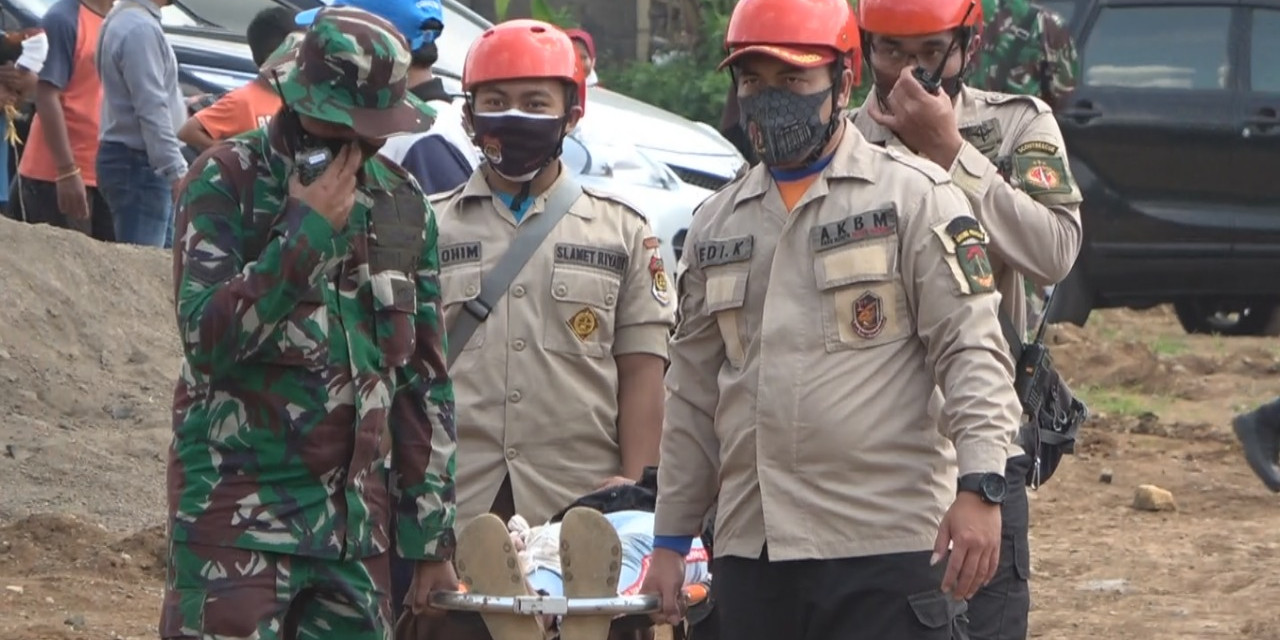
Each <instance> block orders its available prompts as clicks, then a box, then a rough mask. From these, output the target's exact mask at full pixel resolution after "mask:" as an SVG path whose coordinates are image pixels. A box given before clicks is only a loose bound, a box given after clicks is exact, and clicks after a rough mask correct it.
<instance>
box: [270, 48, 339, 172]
mask: <svg viewBox="0 0 1280 640" xmlns="http://www.w3.org/2000/svg"><path fill="white" fill-rule="evenodd" d="M271 80H272V82H273V83H274V84H275V85H276V93H278V94H280V103H281V104H283V105H284V110H285V114H284V115H285V116H286V117H288V118H289V120H290V122H289V123H288V126H289V128H290V129H292V130H293V131H294V133H295V134H296V135H295V136H294V140H292V141H291V143H293V145H291V146H294V145H296V147H297V148H295V149H290V151H292V152H293V164H294V167H296V169H297V172H298V181H299V182H301V183H302V184H304V185H308V184H311V183H312V182H315V180H316V178H319V177H320V174H322V173H324V170H325V169H328V168H329V165H330V164H332V163H333V151H331V150H330V149H329V147H328V146H326V145H325V144H323V143H321V142H319V141H316V140H312V139H311V136H309V135H308V134H307V132H306V130H304V129H303V128H302V119H301V118H299V117H298V112H297V111H294V110H293V107H292V106H291V105H290V104H289V102H288V101H287V100H286V99H285V97H284V90H283V89H282V88H281V87H280V72H279V71H278V70H275V69H272V71H271Z"/></svg>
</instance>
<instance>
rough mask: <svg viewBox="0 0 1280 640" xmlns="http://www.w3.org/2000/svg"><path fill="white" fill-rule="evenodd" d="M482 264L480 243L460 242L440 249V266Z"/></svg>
mask: <svg viewBox="0 0 1280 640" xmlns="http://www.w3.org/2000/svg"><path fill="white" fill-rule="evenodd" d="M469 262H480V243H479V242H459V243H457V244H450V245H445V246H443V247H440V266H441V267H446V266H450V265H455V264H466V263H469Z"/></svg>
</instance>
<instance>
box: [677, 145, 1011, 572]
mask: <svg viewBox="0 0 1280 640" xmlns="http://www.w3.org/2000/svg"><path fill="white" fill-rule="evenodd" d="M972 215H973V214H972V212H971V211H970V208H969V204H968V202H967V201H966V199H965V197H964V194H963V193H962V192H961V191H960V190H959V189H958V188H957V187H955V186H954V185H953V184H951V183H950V180H949V178H948V176H947V175H946V172H945V171H943V170H942V169H939V168H937V167H936V166H933V165H931V164H928V163H925V162H923V161H921V160H918V159H915V158H909V157H906V156H903V155H902V154H899V153H897V152H896V151H891V150H884V149H880V148H878V147H874V146H873V145H870V144H868V143H867V142H866V140H865V139H864V138H863V137H862V136H861V134H859V133H858V132H857V131H856V130H855V129H854V128H853V127H845V128H844V134H843V139H842V140H841V142H840V144H839V145H838V147H837V149H836V151H835V155H834V157H833V159H832V161H831V163H830V164H829V165H828V166H827V167H826V168H825V169H824V170H823V171H822V173H821V175H820V177H819V179H818V180H816V181H815V182H814V183H813V184H812V185H811V186H810V188H809V190H808V192H807V193H806V194H805V195H804V196H803V197H802V198H801V199H800V200H799V202H798V203H797V205H796V207H795V209H794V210H793V211H792V212H791V213H788V212H787V210H786V208H785V207H784V205H783V202H782V199H781V197H780V194H779V192H778V189H777V186H776V184H775V183H774V181H773V179H772V178H771V177H770V175H769V173H768V170H767V168H766V167H764V166H756V167H754V168H753V169H751V170H750V171H749V172H748V173H747V174H746V175H745V176H744V177H743V178H741V179H739V180H738V181H736V182H734V183H732V184H731V185H730V186H728V187H726V188H724V189H722V190H721V191H719V192H717V193H716V194H714V195H713V196H711V197H710V198H708V200H707V201H706V202H705V203H704V204H703V205H702V206H701V207H700V209H699V210H698V212H697V213H695V215H694V218H693V223H692V225H691V227H690V229H689V232H688V236H687V238H686V240H685V247H686V248H685V251H684V253H683V255H682V257H681V262H680V264H679V265H678V270H677V271H678V275H677V288H678V290H679V292H680V302H679V311H678V321H677V326H676V332H675V335H674V337H673V340H672V343H671V367H670V369H669V371H668V373H667V390H668V395H667V406H666V424H665V428H664V432H663V440H662V452H661V455H662V473H661V474H659V478H658V479H659V490H658V507H657V513H656V522H657V524H656V527H655V531H654V533H655V535H658V536H692V535H697V534H698V533H699V532H701V530H702V523H703V519H704V517H705V515H706V514H707V512H708V510H709V509H710V507H712V505H713V503H715V506H716V507H717V516H716V529H715V531H716V554H717V555H728V556H741V557H748V558H757V557H759V556H760V553H761V550H762V548H763V547H764V545H765V543H766V542H767V543H768V551H769V558H770V559H771V560H779V561H781V560H795V559H830V558H846V557H856V556H865V555H877V554H889V553H899V552H915V551H924V550H928V549H930V548H932V546H933V542H934V538H935V536H936V534H937V532H938V524H939V522H940V521H941V519H942V516H943V514H944V512H945V511H946V509H947V508H949V507H950V505H951V503H952V501H953V500H954V498H955V479H956V476H955V474H954V470H952V469H949V468H948V462H949V460H948V457H947V455H946V451H947V447H948V445H946V444H945V441H944V440H943V437H942V435H940V434H939V431H938V428H937V427H935V426H934V424H935V423H934V422H933V421H932V420H931V419H930V417H929V415H928V414H927V411H926V403H927V401H928V399H929V397H930V395H931V394H932V393H933V389H934V386H935V384H936V385H940V386H941V387H942V388H943V389H944V391H945V397H946V399H947V402H946V404H945V405H944V406H943V410H942V414H943V418H942V420H943V421H944V423H945V432H946V434H947V435H948V436H949V437H950V438H951V439H952V440H954V442H955V448H956V450H957V452H958V456H959V465H960V471H961V473H976V472H993V473H997V472H1003V470H1004V466H1005V459H1006V450H1007V447H1008V443H1009V441H1010V439H1011V438H1012V436H1013V434H1014V432H1015V431H1016V429H1017V427H1018V416H1019V413H1020V409H1019V406H1018V400H1017V397H1016V395H1015V394H1014V391H1013V386H1012V369H1013V363H1012V361H1011V359H1010V357H1009V354H1008V348H1007V345H1006V344H1005V342H1004V338H1003V337H1002V334H1001V330H1000V325H999V323H998V320H997V316H996V310H997V307H998V304H999V299H1000V298H999V294H998V293H995V292H992V291H990V290H989V287H988V286H985V285H989V284H990V282H989V280H987V279H986V278H985V277H984V276H983V275H982V273H981V269H966V265H969V266H970V267H973V266H980V262H981V261H980V260H979V259H981V260H985V258H984V257H983V256H982V255H981V254H982V249H981V242H980V238H981V229H980V227H979V225H978V223H977V221H976V220H974V219H973V218H972ZM957 237H958V238H960V240H961V241H960V242H958V241H957V240H956V238H957ZM988 275H989V274H988ZM974 278H977V279H978V280H979V281H980V282H981V283H985V284H984V286H983V287H976V286H975V282H974V281H973V279H974ZM717 496H718V501H717Z"/></svg>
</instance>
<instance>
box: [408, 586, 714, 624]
mask: <svg viewBox="0 0 1280 640" xmlns="http://www.w3.org/2000/svg"><path fill="white" fill-rule="evenodd" d="M682 596H683V598H684V600H685V603H686V604H696V603H698V602H701V601H702V600H704V599H706V597H707V587H706V585H701V584H694V585H689V586H687V587H685V588H684V592H683V594H682ZM431 605H432V606H434V607H437V608H439V609H446V610H449V611H474V612H477V613H512V614H516V615H526V616H533V615H560V616H581V615H644V614H649V613H657V612H659V611H661V610H662V602H661V600H660V599H659V598H658V596H655V595H641V596H615V597H612V598H563V597H556V596H485V595H480V594H475V593H466V592H463V591H436V592H433V593H432V594H431Z"/></svg>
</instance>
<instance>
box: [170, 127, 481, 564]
mask: <svg viewBox="0 0 1280 640" xmlns="http://www.w3.org/2000/svg"><path fill="white" fill-rule="evenodd" d="M279 148H283V147H282V145H281V144H280V142H279V134H278V133H277V126H276V123H274V122H273V123H272V124H271V125H268V127H266V128H264V129H259V130H257V131H251V132H248V133H245V134H243V135H241V136H238V137H236V138H233V139H231V140H227V141H225V142H222V143H220V144H219V145H217V146H215V147H213V148H212V149H211V150H209V151H207V152H206V153H205V154H204V155H202V156H201V158H200V160H199V161H198V162H197V164H196V165H195V166H194V167H192V170H191V173H189V174H188V176H189V178H188V181H187V182H186V184H185V185H184V187H183V189H182V190H181V192H180V195H179V201H178V204H179V210H178V218H177V220H176V221H175V228H176V230H177V237H179V238H181V241H180V242H178V243H175V248H174V257H175V259H174V282H175V300H176V307H177V320H178V330H179V334H180V336H181V338H182V346H183V353H184V356H185V358H184V363H183V367H182V373H181V376H180V378H179V380H178V384H177V388H176V389H175V392H174V406H173V409H174V415H173V425H174V438H173V444H172V447H171V449H170V459H169V473H168V478H169V482H168V485H169V514H170V517H171V519H172V535H173V539H174V540H176V541H188V542H194V543H202V544H212V545H222V546H232V547H238V548H246V549H255V550H262V551H270V552H277V553H287V554H294V555H303V556H311V557H318V558H326V559H344V558H359V557H367V556H371V555H375V554H378V553H382V552H384V551H387V550H388V547H389V542H388V539H389V537H388V534H389V532H390V531H389V527H390V526H395V527H396V530H395V533H396V545H397V547H398V552H399V553H400V555H401V556H402V557H405V558H409V559H446V558H449V557H451V555H452V551H453V540H454V534H453V527H454V512H455V510H454V464H455V462H454V449H455V442H456V432H455V425H454V403H453V387H452V383H451V382H450V380H449V378H448V375H447V372H446V367H445V358H444V353H445V345H444V333H443V330H442V327H441V317H442V316H441V313H440V311H441V308H440V286H439V262H438V255H437V248H436V238H437V232H438V230H437V227H436V221H435V214H434V213H433V212H432V210H431V208H430V205H429V204H427V201H426V199H425V198H424V197H423V195H422V193H421V190H420V189H419V188H418V186H417V183H416V182H415V181H414V180H413V179H412V178H411V177H409V176H407V174H404V173H403V172H402V171H401V170H399V169H398V167H394V166H393V165H390V164H388V163H386V162H385V161H383V160H382V159H381V158H379V157H375V159H372V160H369V161H368V162H366V163H365V164H364V167H363V169H362V171H361V178H360V185H359V189H358V192H357V194H356V204H355V207H354V208H353V210H352V212H351V216H350V219H349V222H348V224H347V227H346V228H345V229H344V230H342V231H335V230H334V229H333V227H332V226H331V225H330V224H329V223H328V222H327V221H326V220H325V219H324V218H323V217H322V216H320V215H319V214H318V213H316V212H314V211H312V210H311V209H310V208H309V207H307V206H306V205H304V204H302V203H301V202H300V201H298V200H296V199H292V198H287V197H286V194H287V187H286V186H285V185H286V184H287V182H286V180H287V177H288V175H289V173H290V171H291V169H292V161H291V160H290V159H289V158H287V157H286V156H285V155H283V154H281V153H278V152H276V151H275V149H279ZM264 220H265V221H266V224H263V223H262V222H261V221H264ZM389 466H390V467H392V468H394V472H392V471H390V470H389V468H388V467H389ZM389 484H391V485H393V486H392V487H388V485H389Z"/></svg>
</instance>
